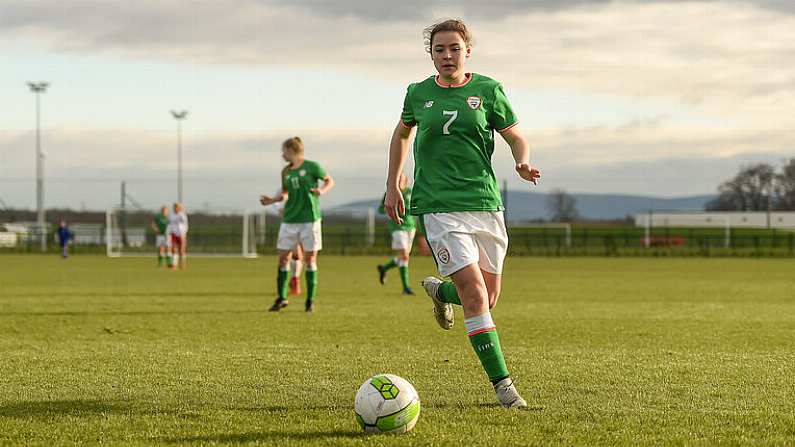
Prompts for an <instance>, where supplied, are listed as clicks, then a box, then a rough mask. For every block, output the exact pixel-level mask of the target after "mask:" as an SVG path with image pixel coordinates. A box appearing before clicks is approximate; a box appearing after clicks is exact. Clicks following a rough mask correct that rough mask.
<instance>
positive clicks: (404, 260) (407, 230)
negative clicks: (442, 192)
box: [378, 172, 416, 295]
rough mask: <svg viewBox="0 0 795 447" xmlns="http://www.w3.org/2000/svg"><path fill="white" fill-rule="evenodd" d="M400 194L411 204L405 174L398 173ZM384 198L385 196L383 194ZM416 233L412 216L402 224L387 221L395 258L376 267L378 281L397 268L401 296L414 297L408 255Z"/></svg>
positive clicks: (406, 218)
mask: <svg viewBox="0 0 795 447" xmlns="http://www.w3.org/2000/svg"><path fill="white" fill-rule="evenodd" d="M398 186H400V192H401V193H402V194H403V200H404V201H405V202H406V203H411V188H409V180H408V178H407V177H406V174H404V173H402V172H401V173H400V180H399V182H398ZM384 198H386V194H384ZM378 211H379V212H380V213H385V212H386V210H385V208H384V202H383V200H382V201H381V206H380V207H379V208H378ZM415 231H416V224H415V222H414V216H411V215H408V216H405V217H404V218H403V223H400V224H398V223H395V222H394V221H392V220H390V221H389V232H390V233H391V234H392V250H395V257H394V258H392V259H390V260H389V261H388V262H387V263H386V264H380V265H378V280H379V281H380V282H381V284H384V280H385V279H386V272H388V271H389V270H390V269H392V268H394V267H397V268H398V271H400V280H401V281H402V283H403V295H414V292H413V291H412V290H411V287H409V254H411V244H412V242H413V241H414V233H415Z"/></svg>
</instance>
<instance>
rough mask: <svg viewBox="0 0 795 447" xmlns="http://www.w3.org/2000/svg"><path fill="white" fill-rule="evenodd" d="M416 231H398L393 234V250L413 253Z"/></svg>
mask: <svg viewBox="0 0 795 447" xmlns="http://www.w3.org/2000/svg"><path fill="white" fill-rule="evenodd" d="M414 233H415V230H397V231H393V232H392V250H406V251H411V244H412V242H414Z"/></svg>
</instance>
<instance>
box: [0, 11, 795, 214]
mask: <svg viewBox="0 0 795 447" xmlns="http://www.w3.org/2000/svg"><path fill="white" fill-rule="evenodd" d="M185 5H188V6H190V7H188V8H186V7H185ZM489 5H490V6H489V7H486V6H483V4H482V3H481V2H478V3H476V2H455V3H452V2H450V3H448V2H414V3H412V2H408V3H407V4H405V5H403V7H405V8H403V7H402V8H403V9H399V10H389V11H386V10H383V8H376V7H373V6H372V3H371V2H364V1H357V0H346V1H343V2H338V3H335V8H333V9H332V8H329V7H328V6H327V3H323V2H317V1H306V2H289V3H288V2H280V1H255V0H237V1H228V2H209V1H191V2H171V1H159V2H154V1H151V2H150V1H142V2H136V3H135V5H133V4H132V3H130V2H121V1H118V2H116V1H110V2H98V1H81V0H78V1H74V2H69V3H68V6H64V4H63V2H49V1H31V2H12V1H2V0H0V10H2V11H3V15H2V16H0V58H2V60H3V61H4V63H3V70H0V97H2V99H3V104H4V106H3V107H2V108H0V199H2V200H3V201H4V202H5V203H6V204H8V205H10V206H15V207H32V206H33V205H34V203H35V188H34V181H33V179H34V178H35V158H34V141H35V140H34V134H33V132H32V131H33V126H34V123H35V121H34V118H35V115H34V113H35V111H34V99H33V95H32V94H31V93H30V92H28V90H27V88H26V86H25V83H26V82H27V81H31V80H46V81H49V82H50V83H51V84H52V87H51V89H50V90H49V91H48V92H47V93H46V94H45V95H44V96H43V97H42V104H43V128H44V150H45V152H46V155H47V159H46V173H47V178H48V179H49V180H48V183H47V198H46V203H47V206H50V207H54V206H70V207H76V208H80V207H87V208H106V207H108V206H112V205H114V204H115V203H117V202H118V185H119V182H120V181H121V180H127V181H128V189H129V190H130V192H131V194H132V195H133V196H134V197H135V198H136V199H137V200H138V201H139V202H141V203H143V204H144V205H146V206H157V205H158V204H160V203H165V202H169V201H172V200H173V199H174V195H175V192H176V186H175V180H174V178H175V166H176V141H175V140H176V138H175V124H174V121H173V120H172V119H171V117H170V115H169V113H168V111H169V110H170V109H173V108H179V109H188V110H190V116H189V118H188V120H187V121H186V122H185V125H184V132H185V133H184V143H185V144H184V151H185V152H184V153H185V177H186V203H187V205H188V207H189V208H191V207H192V208H196V207H210V208H213V209H219V210H221V209H240V208H248V207H255V206H256V197H257V194H258V193H260V192H270V191H272V190H274V189H275V188H276V187H277V186H278V172H279V170H280V166H281V162H280V160H279V158H278V153H279V147H278V145H279V142H280V141H282V140H284V139H285V138H287V137H290V136H292V135H300V136H302V138H303V139H304V140H305V141H306V142H307V151H308V154H307V155H308V157H309V158H313V159H317V160H319V161H320V162H321V163H323V164H324V165H326V166H327V167H328V169H329V171H330V172H331V173H332V175H334V176H335V178H336V179H337V183H338V187H337V188H336V189H335V190H334V191H333V192H332V194H330V195H329V196H327V197H325V198H324V201H325V203H326V204H327V205H335V204H340V203H345V202H349V201H354V200H360V199H366V198H372V197H375V196H378V195H379V194H380V191H381V190H382V188H383V183H384V174H385V170H386V168H385V164H386V151H387V144H388V138H389V135H390V133H391V131H392V129H393V127H394V125H395V123H396V121H397V117H398V116H399V111H400V107H401V104H402V98H403V94H404V92H405V87H406V85H407V84H408V83H409V82H413V81H416V80H419V79H422V78H424V77H425V76H427V75H430V74H431V73H432V70H433V66H432V65H431V63H430V61H429V60H428V58H427V55H425V54H424V53H423V43H422V38H421V31H422V28H423V27H424V26H426V25H427V24H429V23H432V22H433V20H434V19H436V18H439V17H448V16H455V17H462V18H463V19H465V20H466V21H468V22H469V23H470V26H471V27H472V30H473V32H474V35H475V47H474V52H473V57H472V58H471V60H470V62H469V68H470V69H471V70H472V71H476V72H479V73H483V74H486V75H489V76H492V77H494V78H496V79H499V80H500V81H502V83H503V84H504V86H505V89H506V91H507V92H508V94H509V97H510V99H511V101H512V102H513V105H514V108H515V109H516V110H517V112H518V114H519V116H520V119H521V126H522V129H523V131H524V132H525V133H526V134H527V136H528V138H529V139H530V141H531V143H532V145H533V162H534V163H535V164H537V165H538V166H539V167H540V168H541V170H542V173H543V176H544V178H543V182H542V184H541V185H540V186H539V187H538V188H537V190H539V191H548V190H550V189H552V188H563V189H565V190H568V191H573V192H574V191H576V192H591V193H607V192H616V193H630V194H648V195H656V196H662V197H672V196H682V195H690V194H702V193H712V192H714V191H715V190H716V187H717V185H718V184H719V183H720V182H721V181H723V180H725V179H726V178H728V177H730V176H732V175H733V174H734V173H735V172H736V170H737V169H738V168H739V167H740V166H741V165H742V164H744V163H751V162H770V163H779V162H780V161H781V160H783V159H784V158H787V157H790V156H792V154H793V153H794V151H793V143H795V136H794V135H793V133H792V131H791V130H790V129H791V128H792V118H791V117H792V116H795V110H793V109H794V108H795V105H793V104H795V101H793V100H795V98H793V96H795V93H794V90H793V87H795V85H793V83H795V16H793V11H791V10H790V9H791V8H790V6H789V4H788V3H786V2H776V1H755V2H754V1H747V2H741V1H738V2H710V1H705V2H682V1H670V2H666V1H658V2H631V1H624V2H609V1H579V2H544V1H538V2H530V3H528V2H514V1H508V0H506V1H495V2H489ZM506 10H510V11H512V13H511V14H509V15H506V14H504V13H500V12H498V11H506ZM494 163H495V167H496V171H497V173H498V176H500V177H501V178H506V179H508V181H509V185H510V187H511V188H527V186H526V185H523V184H522V183H521V181H520V180H519V179H517V178H516V177H515V175H514V174H513V173H512V172H511V169H512V162H511V158H510V156H509V153H508V150H507V147H506V146H505V145H503V144H500V145H498V148H497V153H495V157H494Z"/></svg>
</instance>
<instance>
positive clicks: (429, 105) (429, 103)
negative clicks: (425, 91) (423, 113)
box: [425, 101, 433, 109]
mask: <svg viewBox="0 0 795 447" xmlns="http://www.w3.org/2000/svg"><path fill="white" fill-rule="evenodd" d="M431 107H433V101H425V108H426V109H430V108H431Z"/></svg>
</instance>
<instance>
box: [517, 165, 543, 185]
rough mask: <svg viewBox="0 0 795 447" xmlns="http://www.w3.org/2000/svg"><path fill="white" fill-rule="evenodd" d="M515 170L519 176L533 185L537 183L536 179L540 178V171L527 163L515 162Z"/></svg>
mask: <svg viewBox="0 0 795 447" xmlns="http://www.w3.org/2000/svg"><path fill="white" fill-rule="evenodd" d="M516 172H517V173H518V174H519V177H521V178H523V179H525V180H527V181H528V182H530V183H532V184H534V185H537V184H538V180H540V179H541V171H539V170H538V169H536V168H534V167H532V166H530V164H529V163H516Z"/></svg>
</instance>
